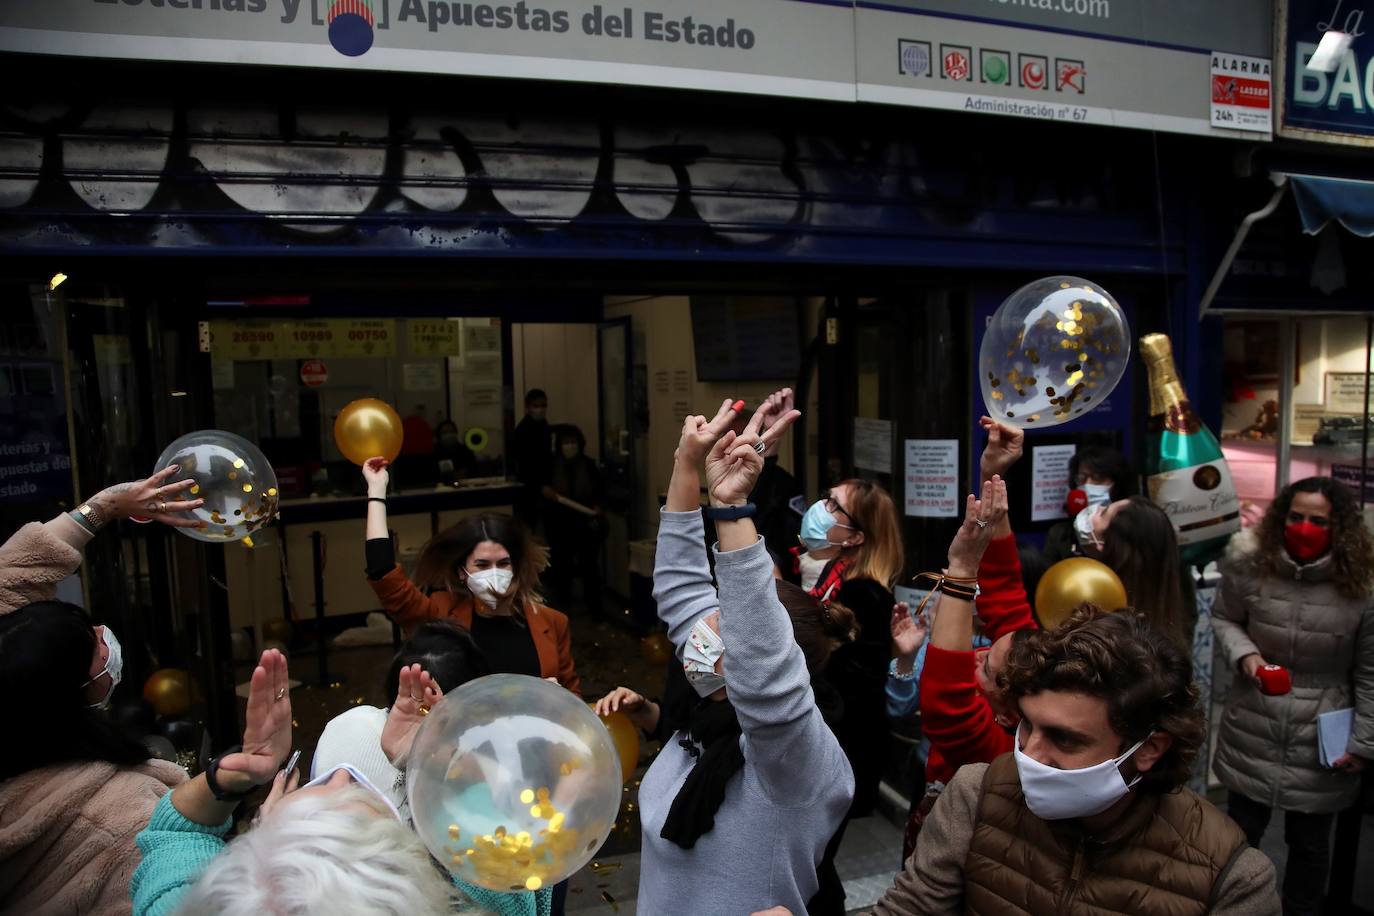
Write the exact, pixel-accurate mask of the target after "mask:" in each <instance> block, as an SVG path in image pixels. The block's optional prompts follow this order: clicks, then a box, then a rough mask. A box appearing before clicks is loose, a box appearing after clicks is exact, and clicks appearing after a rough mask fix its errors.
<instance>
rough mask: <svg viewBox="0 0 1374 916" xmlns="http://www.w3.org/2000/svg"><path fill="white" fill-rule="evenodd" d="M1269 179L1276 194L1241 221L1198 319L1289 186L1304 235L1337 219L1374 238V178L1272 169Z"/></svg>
mask: <svg viewBox="0 0 1374 916" xmlns="http://www.w3.org/2000/svg"><path fill="white" fill-rule="evenodd" d="M1269 178H1270V180H1271V181H1273V183H1274V194H1273V196H1272V197H1271V198H1270V199H1269V202H1268V203H1266V204H1265V205H1264V206H1263V207H1261V208H1260V209H1258V210H1256V211H1254V212H1253V213H1250V214H1248V215H1247V216H1246V217H1245V218H1244V219H1243V220H1241V223H1240V226H1239V227H1237V229H1236V235H1235V237H1234V238H1233V239H1232V240H1231V244H1230V246H1229V247H1228V248H1227V249H1226V254H1225V256H1223V257H1222V259H1221V263H1220V264H1218V265H1217V269H1216V272H1215V273H1214V274H1212V282H1211V283H1209V284H1208V285H1207V291H1206V292H1205V293H1203V296H1202V301H1201V302H1200V303H1199V307H1198V317H1199V319H1201V318H1203V317H1206V315H1207V313H1208V308H1209V307H1210V306H1211V304H1212V301H1213V300H1214V299H1215V298H1216V295H1217V291H1218V290H1220V289H1221V284H1222V281H1223V280H1225V279H1226V276H1227V275H1228V274H1229V273H1230V271H1231V265H1232V263H1233V262H1234V261H1235V259H1236V255H1237V254H1238V253H1239V252H1240V249H1241V246H1242V245H1243V244H1245V238H1246V236H1247V235H1249V233H1250V229H1251V228H1252V227H1253V226H1254V225H1255V224H1256V223H1258V222H1259V221H1260V220H1263V219H1267V218H1268V217H1270V216H1272V215H1273V214H1274V211H1276V210H1277V209H1278V207H1279V204H1280V203H1281V202H1282V201H1283V196H1284V194H1285V193H1287V191H1288V189H1289V188H1292V192H1293V202H1294V203H1295V204H1296V205H1297V209H1298V215H1299V217H1300V219H1301V220H1302V230H1303V232H1304V233H1305V234H1307V235H1318V234H1319V233H1320V232H1321V231H1322V230H1323V229H1325V228H1326V227H1327V226H1328V225H1329V224H1330V223H1331V222H1332V220H1335V221H1336V222H1338V223H1340V225H1341V226H1343V227H1344V228H1345V229H1346V230H1348V231H1349V232H1350V233H1352V234H1354V235H1358V236H1360V237H1362V238H1370V237H1374V181H1365V180H1362V179H1358V178H1333V177H1329V176H1325V175H1304V174H1298V173H1290V172H1278V171H1275V172H1270V173H1269Z"/></svg>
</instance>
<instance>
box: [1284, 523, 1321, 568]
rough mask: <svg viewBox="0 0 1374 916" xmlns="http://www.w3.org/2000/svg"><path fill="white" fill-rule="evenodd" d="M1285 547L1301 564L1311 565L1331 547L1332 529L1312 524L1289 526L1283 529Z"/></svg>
mask: <svg viewBox="0 0 1374 916" xmlns="http://www.w3.org/2000/svg"><path fill="white" fill-rule="evenodd" d="M1283 546H1285V547H1287V548H1288V554H1289V556H1291V557H1292V558H1293V559H1295V560H1297V561H1298V562H1299V563H1311V562H1312V561H1313V560H1315V559H1317V558H1318V557H1320V556H1321V555H1322V554H1324V553H1326V551H1327V549H1328V548H1329V547H1330V546H1331V529H1330V528H1322V527H1321V526H1319V525H1314V524H1312V523H1311V522H1301V523H1299V524H1297V525H1288V526H1286V527H1285V528H1284V529H1283Z"/></svg>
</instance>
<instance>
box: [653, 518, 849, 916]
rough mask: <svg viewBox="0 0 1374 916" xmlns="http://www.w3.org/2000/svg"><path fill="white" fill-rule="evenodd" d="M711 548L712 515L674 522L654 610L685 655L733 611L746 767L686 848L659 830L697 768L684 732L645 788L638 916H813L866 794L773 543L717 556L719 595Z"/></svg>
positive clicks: (730, 634) (728, 661)
mask: <svg viewBox="0 0 1374 916" xmlns="http://www.w3.org/2000/svg"><path fill="white" fill-rule="evenodd" d="M704 543H705V531H704V529H703V523H702V520H701V513H700V512H668V511H664V512H663V514H662V518H661V521H660V524H659V529H658V555H657V558H656V562H655V566H654V599H655V600H656V601H657V602H658V615H659V617H661V618H662V619H663V621H664V623H666V624H667V625H668V636H669V638H670V639H672V641H673V645H674V646H676V647H677V652H678V655H679V657H680V656H681V654H682V646H683V644H684V643H685V642H686V639H687V634H688V633H689V632H690V631H691V629H692V625H693V624H695V623H696V622H697V620H699V619H700V618H702V617H704V616H705V615H707V614H709V613H711V612H712V611H714V610H715V609H716V608H717V607H719V608H720V633H721V639H722V640H723V641H724V642H725V656H724V663H723V671H724V675H725V688H726V693H727V694H728V695H729V697H730V701H731V702H732V703H733V704H734V706H735V712H736V714H737V715H738V716H739V721H740V725H741V727H742V728H743V732H744V733H743V735H741V736H740V748H741V750H742V751H743V753H744V767H743V769H742V770H741V771H740V772H739V773H738V774H736V776H735V777H734V778H733V779H732V780H731V781H730V784H729V786H728V787H727V788H726V791H725V800H724V801H723V802H721V806H720V810H719V811H717V812H716V819H715V827H714V828H713V829H712V830H711V831H710V832H708V833H706V834H704V835H703V836H702V837H701V838H700V839H699V840H697V842H696V845H695V847H694V848H692V849H683V848H681V847H680V846H678V845H676V844H675V843H672V842H669V841H668V840H665V839H663V838H662V837H660V836H659V832H660V831H661V830H662V829H663V823H664V821H665V820H666V819H667V817H668V809H669V808H670V807H671V806H672V803H673V799H674V798H676V797H677V793H678V790H679V789H681V788H682V783H683V782H684V781H685V780H686V778H687V774H688V773H689V772H691V769H692V766H693V765H694V764H695V762H696V759H695V758H694V757H692V756H691V755H690V754H688V752H687V751H686V749H684V748H683V747H682V746H681V745H680V744H679V741H680V740H681V739H685V738H687V733H686V732H685V731H681V732H678V733H677V734H676V735H674V736H673V740H671V741H669V742H668V743H667V744H665V745H664V747H663V750H662V751H660V752H659V755H658V759H657V760H655V761H654V764H653V766H651V767H650V768H649V772H648V773H646V774H645V776H644V781H643V783H642V784H641V785H640V787H639V807H640V820H641V823H642V824H643V827H644V837H643V846H642V850H641V855H640V872H639V907H638V911H639V912H640V913H645V914H654V916H658V914H669V913H692V914H695V916H726V914H728V916H738V914H741V913H752V912H754V911H756V910H765V909H768V908H770V907H774V906H785V907H787V908H788V909H789V910H791V911H792V912H793V913H804V912H806V901H807V900H809V899H810V898H811V896H812V895H813V894H815V892H816V887H817V883H816V864H817V863H818V862H820V860H821V855H822V854H823V853H824V851H825V844H826V843H827V842H829V840H830V837H831V836H832V835H833V834H834V833H835V830H836V828H837V827H839V825H840V820H841V819H842V818H843V817H844V813H845V811H847V810H848V808H849V802H850V799H851V798H852V797H853V795H854V774H853V772H852V771H851V770H850V768H849V761H847V760H846V759H845V756H844V752H843V751H841V750H840V744H839V742H838V741H837V740H835V736H834V734H833V733H832V732H831V731H830V728H829V726H827V725H826V724H825V722H824V721H823V720H822V719H821V714H820V711H819V710H818V709H816V700H815V697H814V696H812V693H811V681H810V676H809V675H808V673H807V670H806V661H805V659H804V658H803V657H802V652H801V649H800V648H798V646H797V643H796V639H795V637H794V636H793V635H792V621H791V619H790V618H789V617H788V615H787V611H786V610H785V609H784V608H783V606H782V604H781V603H780V602H779V601H778V598H777V591H776V589H775V586H774V584H773V560H772V558H771V557H770V556H769V555H768V552H767V551H766V550H765V549H764V545H763V541H762V539H760V540H759V541H758V542H757V543H755V544H754V545H753V546H751V547H746V548H744V549H742V550H733V551H729V552H727V553H721V552H720V551H717V552H716V578H717V579H718V580H719V582H720V594H719V596H717V594H716V590H715V588H714V587H713V586H712V584H711V571H710V568H709V567H708V565H707V562H706V550H705V548H704V546H703V545H704Z"/></svg>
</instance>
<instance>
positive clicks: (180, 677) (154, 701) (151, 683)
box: [143, 668, 195, 716]
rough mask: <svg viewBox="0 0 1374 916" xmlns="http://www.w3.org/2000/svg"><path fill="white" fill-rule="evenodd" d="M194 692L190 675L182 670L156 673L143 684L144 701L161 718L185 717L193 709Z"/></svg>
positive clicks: (161, 670)
mask: <svg viewBox="0 0 1374 916" xmlns="http://www.w3.org/2000/svg"><path fill="white" fill-rule="evenodd" d="M194 692H195V691H194V684H193V682H192V680H191V675H190V673H188V672H186V671H183V670H181V669H180V668H162V669H160V670H158V671H154V672H153V673H152V674H151V675H149V677H148V680H147V681H145V682H144V684H143V699H145V700H147V701H148V703H149V705H151V706H152V707H153V709H154V710H156V712H157V714H158V715H159V716H183V715H185V714H186V712H187V711H188V710H189V709H190V708H191V700H192V694H193V693H194Z"/></svg>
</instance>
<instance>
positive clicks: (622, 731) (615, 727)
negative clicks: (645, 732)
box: [587, 703, 639, 782]
mask: <svg viewBox="0 0 1374 916" xmlns="http://www.w3.org/2000/svg"><path fill="white" fill-rule="evenodd" d="M587 705H588V706H590V707H592V708H593V709H595V708H596V704H595V703H588V704H587ZM601 724H602V725H605V726H606V730H607V731H608V732H610V733H611V740H612V741H614V742H615V752H616V754H617V755H618V756H619V757H620V776H621V781H622V782H629V781H630V777H631V776H633V775H634V774H635V768H636V767H638V766H639V729H637V728H635V727H634V724H633V723H632V722H630V717H629V716H627V715H625V713H623V712H613V713H610V714H609V715H605V716H602V717H601Z"/></svg>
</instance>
